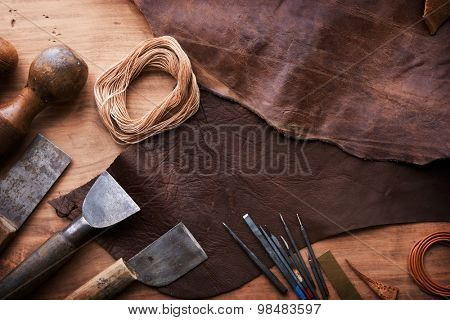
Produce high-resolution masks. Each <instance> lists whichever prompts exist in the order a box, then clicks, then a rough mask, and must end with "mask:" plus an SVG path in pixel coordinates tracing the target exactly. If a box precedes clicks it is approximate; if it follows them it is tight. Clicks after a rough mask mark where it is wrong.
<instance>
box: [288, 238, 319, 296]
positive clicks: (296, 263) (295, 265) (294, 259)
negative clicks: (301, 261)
mask: <svg viewBox="0 0 450 320" xmlns="http://www.w3.org/2000/svg"><path fill="white" fill-rule="evenodd" d="M280 238H281V240H282V241H283V244H284V246H285V248H286V250H287V252H286V251H285V252H286V254H287V255H288V257H289V258H290V259H291V261H292V263H293V264H294V265H293V266H292V265H291V267H292V269H293V271H294V273H295V274H296V276H297V277H298V278H300V279H303V277H302V275H301V274H300V272H299V271H298V270H300V268H299V265H298V262H297V261H298V257H297V256H296V255H297V254H296V253H295V252H293V251H292V249H291V248H290V247H289V245H288V244H287V242H286V240H285V239H284V238H283V236H280ZM280 246H281V244H280ZM294 267H295V268H294ZM303 280H304V279H303ZM305 284H306V282H305ZM306 285H307V284H306ZM307 287H308V286H307ZM308 289H309V291H310V292H311V294H312V296H313V298H314V299H320V298H319V296H318V295H317V293H316V290H314V288H310V287H308Z"/></svg>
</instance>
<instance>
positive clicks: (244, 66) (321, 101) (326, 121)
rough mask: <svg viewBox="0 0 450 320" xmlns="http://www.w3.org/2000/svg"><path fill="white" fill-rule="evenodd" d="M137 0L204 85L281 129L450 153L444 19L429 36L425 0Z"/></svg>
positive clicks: (367, 150)
mask: <svg viewBox="0 0 450 320" xmlns="http://www.w3.org/2000/svg"><path fill="white" fill-rule="evenodd" d="M135 2H136V4H137V5H138V7H139V8H140V10H141V11H142V12H143V14H144V15H145V16H146V18H147V20H148V21H149V23H150V25H151V27H152V30H153V32H154V33H155V35H171V36H174V37H175V38H176V39H177V40H178V41H179V42H180V43H181V45H182V46H183V48H184V49H185V50H186V51H187V52H188V54H189V57H190V58H191V61H192V62H193V64H194V66H195V72H196V74H197V76H198V79H199V80H200V82H201V83H202V84H203V85H205V86H206V87H208V88H210V89H211V90H213V91H214V92H216V93H219V94H220V95H223V96H226V97H229V98H231V99H233V100H235V101H238V102H239V103H241V104H242V105H244V106H246V107H248V108H249V109H251V110H252V111H254V112H255V113H256V114H258V115H260V116H261V117H262V118H263V119H265V120H266V121H267V122H268V123H269V124H270V125H272V126H274V127H276V128H277V129H278V130H279V131H281V132H284V133H286V134H288V135H293V136H299V135H301V136H303V137H304V136H306V137H307V138H309V139H320V140H322V141H326V142H330V143H334V144H336V145H338V146H339V147H340V148H342V149H344V150H345V151H347V152H349V153H350V154H352V155H355V156H358V157H361V158H367V159H377V160H398V161H406V162H411V163H416V164H425V163H428V162H430V161H432V160H434V159H439V158H447V157H449V156H450V139H449V137H450V126H449V125H448V124H449V123H450V112H449V103H450V90H449V88H450V56H449V54H448V53H449V52H450V24H449V23H447V24H444V25H443V26H442V27H441V29H440V30H439V32H438V33H437V34H436V35H435V36H433V37H431V36H430V35H429V33H428V31H427V28H426V26H425V23H424V22H423V21H422V14H423V12H424V2H423V1H404V0H382V1H376V2H374V1H360V0H340V1H326V0H286V1H270V0H259V1H256V0H255V1H243V2H242V1H234V2H230V1H202V0H190V1H181V2H180V1H174V0H172V1H168V0H135Z"/></svg>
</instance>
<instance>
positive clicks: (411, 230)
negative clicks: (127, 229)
mask: <svg viewBox="0 0 450 320" xmlns="http://www.w3.org/2000/svg"><path fill="white" fill-rule="evenodd" d="M151 34H152V33H151V30H150V28H149V27H148V24H147V22H146V20H145V19H144V17H143V16H142V15H141V13H140V12H139V10H138V9H137V8H136V7H135V6H134V4H133V3H132V2H131V1H127V0H114V1H108V0H82V1H80V0H64V1H58V0H43V1H26V0H15V1H13V0H1V1H0V36H1V37H3V38H5V39H7V40H9V41H10V42H12V43H13V44H14V46H15V47H16V48H17V51H18V53H19V66H18V68H17V70H16V72H14V73H13V74H12V75H11V76H10V77H8V78H7V79H6V80H1V82H0V100H1V101H5V100H7V99H9V98H12V97H14V96H15V95H16V94H17V92H18V91H19V90H20V89H21V88H22V87H23V86H24V84H25V83H26V79H27V74H28V68H29V65H30V63H31V61H32V60H33V58H34V57H35V56H36V55H37V54H39V52H40V51H41V50H42V49H44V48H46V47H48V46H50V45H53V44H55V43H59V42H61V43H64V44H66V45H68V46H70V47H71V48H72V49H74V50H75V51H77V52H78V53H79V54H80V55H81V56H82V57H83V59H85V61H86V62H87V64H88V65H89V79H88V82H87V85H86V87H85V88H84V90H83V91H82V93H81V95H80V96H79V98H78V99H77V100H76V101H74V102H72V103H68V104H65V105H61V106H57V107H51V108H49V109H46V110H45V111H44V112H43V113H42V114H40V115H39V116H38V117H37V118H36V119H35V121H34V123H33V128H32V133H31V134H29V136H28V138H27V141H26V142H25V143H24V144H26V143H27V142H29V141H30V140H31V138H32V137H33V136H34V135H35V134H36V133H38V132H40V133H43V134H44V135H45V136H46V137H48V138H49V139H50V140H52V141H53V142H54V143H55V144H56V145H58V146H59V147H60V148H61V149H62V150H64V151H65V152H66V153H68V154H69V155H70V156H71V158H72V164H71V166H70V167H69V169H68V170H67V171H66V172H65V174H64V175H63V176H62V178H61V179H59V181H58V182H57V183H56V185H55V186H54V187H53V188H52V190H51V192H50V193H49V194H48V195H47V196H46V197H45V198H44V201H42V203H41V204H40V205H39V207H38V209H37V210H36V211H35V212H34V213H33V214H32V216H31V217H30V219H29V220H28V221H27V222H26V224H25V225H24V226H23V227H22V228H21V230H20V232H19V233H18V235H17V237H16V238H15V240H14V241H13V243H12V244H11V245H10V247H9V248H8V249H7V250H6V251H5V252H4V253H3V254H2V256H1V257H0V277H3V276H5V275H6V274H7V273H8V272H9V271H10V270H11V269H12V268H13V267H14V266H16V265H17V264H18V263H20V262H21V261H22V260H23V259H24V258H25V257H26V256H28V255H29V254H30V253H31V252H32V251H33V250H34V249H36V248H37V247H38V246H39V245H41V244H42V243H43V242H44V241H45V240H46V239H47V238H49V237H50V235H52V234H53V233H54V232H57V231H59V230H61V229H62V228H63V227H64V226H65V225H66V224H67V223H68V221H67V220H64V219H60V218H58V217H57V216H56V215H55V212H54V210H53V208H51V207H50V205H49V204H48V203H47V201H48V200H49V199H53V198H55V197H58V196H59V195H62V194H65V193H67V192H69V191H71V190H73V189H74V188H76V187H78V186H80V185H82V184H84V183H85V182H87V181H89V180H90V179H92V178H94V177H95V176H96V175H97V174H99V173H100V172H102V171H103V170H105V169H106V168H107V167H108V166H109V164H110V163H111V162H112V161H113V159H114V158H115V157H116V156H117V155H118V154H119V153H120V152H121V151H122V150H123V149H124V148H123V147H121V146H118V145H117V144H115V143H114V142H113V139H112V138H111V137H110V135H109V133H108V132H107V131H106V130H105V128H104V127H103V125H102V123H101V121H100V119H99V117H98V114H97V111H96V107H95V102H94V97H93V86H94V81H95V79H96V78H97V77H98V76H99V74H100V73H101V72H102V71H103V70H105V69H106V68H108V67H109V66H110V65H111V64H113V63H115V62H117V61H118V60H119V59H121V58H122V57H123V56H124V55H126V54H127V53H128V52H130V51H131V50H132V49H133V47H134V46H135V45H136V44H137V43H139V42H140V41H141V40H144V39H147V38H149V37H151ZM173 81H174V80H173V79H170V78H169V77H168V76H166V75H163V74H147V75H143V76H142V77H141V78H140V79H139V80H137V81H136V82H135V83H134V84H133V88H132V90H130V92H129V97H128V98H129V100H128V104H129V106H130V109H131V113H132V114H134V115H137V114H140V113H142V112H145V111H146V110H148V109H149V108H151V107H152V106H154V105H155V104H156V103H157V102H159V101H161V100H162V99H163V98H164V96H165V95H166V94H167V93H168V92H169V90H170V89H171V85H172V84H173ZM442 229H447V230H450V223H420V224H409V225H395V226H386V227H379V228H372V229H368V230H361V231H357V232H354V234H353V235H342V236H337V237H334V238H331V239H327V240H325V241H321V242H319V243H316V244H315V245H314V248H315V250H316V253H317V255H320V254H322V253H323V252H325V251H326V250H328V249H331V250H332V252H333V253H334V255H335V257H336V258H337V260H338V262H340V263H341V265H342V267H343V269H344V270H345V271H346V273H347V275H348V276H349V277H350V279H351V281H352V282H353V284H354V285H355V286H356V288H357V289H358V291H359V292H360V293H361V295H362V297H363V298H365V299H375V298H376V297H375V295H374V294H373V293H372V292H371V291H370V289H369V288H368V287H367V286H366V285H365V284H364V283H363V282H362V281H361V280H359V278H357V276H356V275H355V274H354V273H353V272H352V271H351V270H350V269H349V267H348V266H347V265H346V264H345V262H344V259H345V258H347V259H348V260H350V261H351V262H353V263H354V264H355V266H357V267H359V269H360V271H362V272H365V273H367V274H368V275H371V276H373V277H374V278H376V279H378V280H380V281H383V282H386V283H387V284H391V285H394V286H397V287H399V289H400V294H399V298H401V299H430V298H433V297H431V296H429V295H427V294H425V293H424V292H422V291H421V290H420V289H419V288H418V287H417V286H416V285H415V283H414V282H413V281H412V280H411V278H410V277H409V276H408V273H407V265H406V260H407V255H408V253H409V250H410V249H411V247H412V245H413V244H414V242H415V241H417V240H418V239H420V238H421V237H423V236H425V235H427V234H429V233H431V232H434V231H437V230H442ZM449 251H450V250H448V247H444V246H442V247H439V246H437V247H436V248H433V249H432V250H431V251H430V254H429V255H428V256H427V259H426V264H427V266H428V270H429V272H430V273H431V274H432V275H433V277H434V278H435V279H436V280H439V281H442V282H447V283H448V282H449V280H450V267H449V266H450V254H449V253H450V252H449ZM113 262H114V260H113V258H112V257H111V256H110V255H109V254H108V253H107V252H106V251H104V250H103V249H102V248H101V247H100V246H99V245H98V244H96V243H90V244H89V245H87V246H85V247H84V248H83V249H82V250H80V252H78V253H77V254H76V255H75V256H74V258H73V259H72V260H71V261H70V262H69V263H67V264H66V265H65V266H64V267H63V268H62V269H61V270H60V271H58V272H57V273H56V274H55V275H54V277H52V278H51V279H50V280H49V281H47V282H46V283H45V284H44V285H42V287H41V289H40V290H39V291H38V292H36V293H35V295H34V297H35V298H40V299H61V298H64V297H65V296H66V295H67V294H69V293H70V292H72V291H73V290H74V289H76V288H77V287H78V286H80V285H81V284H82V283H84V282H85V281H87V280H88V279H90V278H91V277H92V276H94V275H95V274H96V273H98V272H99V271H101V270H103V269H104V268H106V267H108V266H109V265H111V264H112V263H113ZM329 288H330V291H331V297H332V298H333V299H336V298H338V296H337V295H336V293H335V291H334V290H333V289H332V287H331V285H329ZM118 298H122V299H164V298H168V297H166V296H164V295H161V294H160V293H158V291H156V290H154V289H152V288H148V287H145V286H144V285H141V284H135V285H133V286H131V287H130V288H129V289H127V291H125V292H124V293H122V294H121V295H120V296H119V297H118ZM217 298H219V299H276V298H283V299H286V298H294V296H293V295H292V294H291V295H289V296H287V297H280V296H279V295H278V294H277V292H276V291H275V290H274V289H273V288H272V286H271V285H270V284H269V283H268V281H267V280H266V279H265V278H264V277H258V278H257V279H255V280H253V281H251V282H250V283H248V284H246V285H244V286H243V287H242V288H240V289H238V290H235V291H233V292H230V293H227V294H223V295H221V296H219V297H217Z"/></svg>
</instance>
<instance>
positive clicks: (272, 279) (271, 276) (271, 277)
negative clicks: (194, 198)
mask: <svg viewBox="0 0 450 320" xmlns="http://www.w3.org/2000/svg"><path fill="white" fill-rule="evenodd" d="M223 225H224V226H225V228H226V229H227V231H228V232H229V233H230V235H231V236H232V237H233V239H234V240H235V241H236V242H237V243H238V244H239V245H240V246H241V248H242V250H243V251H244V252H245V253H246V254H247V256H248V257H249V258H250V259H251V260H252V261H253V263H254V264H255V265H256V266H257V267H258V269H259V270H261V272H262V273H264V275H265V276H266V277H267V279H269V281H270V282H271V283H272V284H273V285H274V286H275V288H277V290H278V291H279V292H280V293H281V294H286V293H287V291H288V289H287V288H286V287H285V286H284V285H283V284H282V283H281V282H280V280H278V278H277V277H276V276H275V275H274V274H273V273H272V271H270V269H269V268H268V267H267V266H266V265H265V264H264V263H263V262H262V261H261V260H259V258H258V257H257V256H256V255H255V254H254V253H253V252H252V251H251V250H250V249H249V248H248V247H247V246H246V244H245V243H244V242H243V241H242V240H241V239H240V238H239V237H238V236H237V235H236V234H235V233H234V232H233V230H231V229H230V227H228V226H227V225H226V224H225V223H224V222H223Z"/></svg>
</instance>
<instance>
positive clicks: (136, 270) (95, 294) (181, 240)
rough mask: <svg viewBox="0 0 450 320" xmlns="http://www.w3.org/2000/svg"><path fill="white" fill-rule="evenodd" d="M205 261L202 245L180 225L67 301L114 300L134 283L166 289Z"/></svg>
mask: <svg viewBox="0 0 450 320" xmlns="http://www.w3.org/2000/svg"><path fill="white" fill-rule="evenodd" d="M206 259H208V256H207V255H206V253H205V251H203V249H202V247H201V246H200V244H199V243H198V242H197V240H195V238H194V236H193V235H192V234H191V233H190V232H189V230H188V229H187V228H186V226H185V225H184V224H183V223H179V224H177V225H176V226H175V227H173V228H172V229H170V230H169V231H167V232H166V233H165V234H163V235H162V236H161V237H160V238H158V239H157V240H155V241H154V242H153V243H151V244H150V245H149V246H147V247H146V248H144V249H143V250H142V251H141V252H139V253H138V254H136V255H135V256H134V257H133V258H131V259H130V260H128V261H127V262H125V261H124V260H123V259H119V260H117V261H116V262H115V263H114V264H113V265H112V266H110V267H109V268H107V269H106V270H104V271H102V272H100V273H99V274H98V275H96V276H95V277H94V278H92V279H91V280H89V281H88V282H87V283H85V284H84V285H83V286H81V287H80V288H78V289H77V290H76V291H74V292H73V293H72V294H70V295H69V296H68V297H67V298H66V300H93V299H108V298H112V297H113V296H115V295H116V294H118V293H119V292H121V291H122V290H124V289H125V288H126V287H128V286H129V285H130V284H132V283H133V282H135V281H139V282H141V283H143V284H146V285H148V286H152V287H163V286H167V285H168V284H170V283H172V282H173V281H175V280H177V279H178V278H180V277H182V276H183V275H185V274H186V273H188V272H189V271H191V270H192V269H194V268H195V267H197V266H198V265H199V264H200V263H202V262H203V261H205V260H206Z"/></svg>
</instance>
